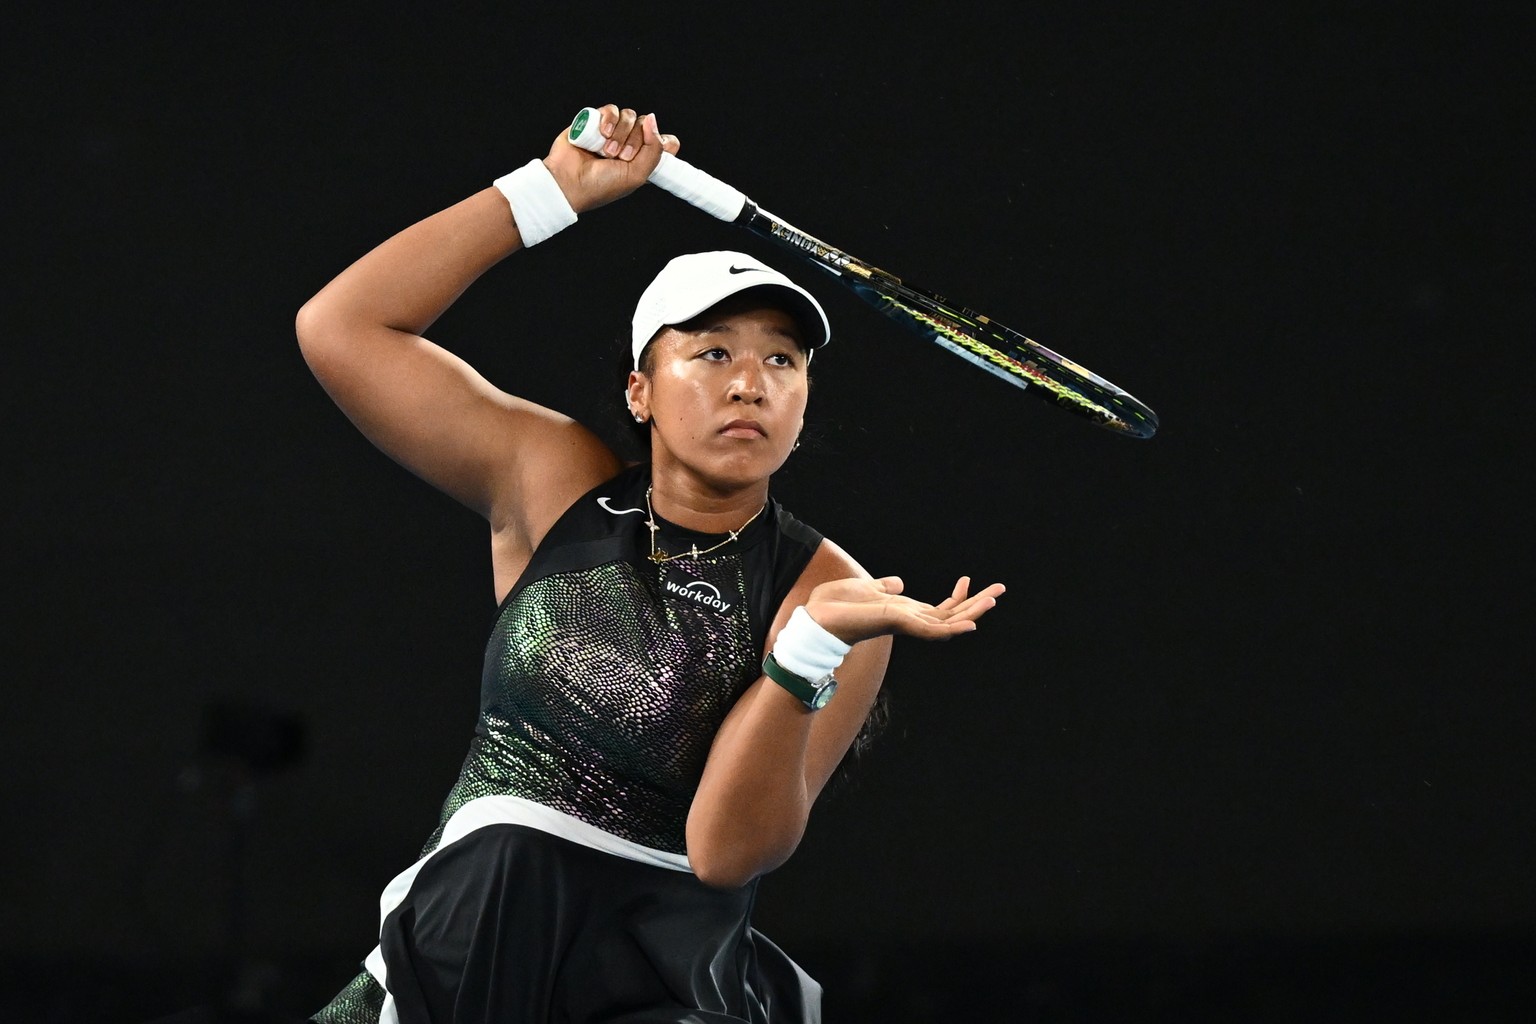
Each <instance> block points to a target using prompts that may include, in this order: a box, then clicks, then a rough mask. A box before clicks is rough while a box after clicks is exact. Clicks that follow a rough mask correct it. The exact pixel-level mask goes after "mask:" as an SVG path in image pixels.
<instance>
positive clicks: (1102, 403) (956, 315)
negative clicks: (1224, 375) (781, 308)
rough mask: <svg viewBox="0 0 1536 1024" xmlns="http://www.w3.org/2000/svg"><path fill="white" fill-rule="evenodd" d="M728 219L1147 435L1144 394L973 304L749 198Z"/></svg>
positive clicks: (1015, 378)
mask: <svg viewBox="0 0 1536 1024" xmlns="http://www.w3.org/2000/svg"><path fill="white" fill-rule="evenodd" d="M736 223H738V224H740V225H742V226H744V227H747V228H750V229H751V230H753V231H754V232H756V233H758V234H760V235H763V236H764V237H766V238H770V239H772V240H773V241H775V242H777V243H779V244H780V245H783V246H785V247H786V248H788V249H790V250H791V251H793V252H794V253H796V254H797V255H798V256H800V257H801V258H802V259H805V260H808V261H809V262H810V263H811V264H812V265H814V266H816V267H819V268H820V269H822V270H825V271H827V272H829V273H831V274H833V275H834V276H836V277H837V278H838V279H839V280H840V281H841V282H842V283H843V284H844V285H846V286H847V287H848V288H849V289H851V290H852V291H853V292H854V293H855V294H857V295H858V296H859V297H860V298H861V299H863V300H864V301H865V302H867V303H869V304H870V305H871V306H873V307H875V308H876V309H878V310H879V311H880V312H882V313H884V314H885V315H886V316H888V317H890V318H891V319H892V320H895V321H896V322H897V323H900V324H901V325H903V326H904V327H906V328H907V329H909V330H911V331H913V332H915V333H917V334H918V335H920V336H922V337H924V338H927V339H928V340H929V341H932V342H934V343H935V344H937V345H939V346H941V347H943V348H945V349H947V350H949V351H950V352H953V353H954V354H956V355H958V356H960V357H961V358H962V359H965V360H966V361H968V362H970V363H972V364H973V365H975V366H978V367H980V368H981V369H983V370H986V371H987V372H988V373H990V374H992V375H994V376H996V377H999V378H1001V379H1003V380H1006V381H1007V382H1008V383H1010V384H1013V385H1014V386H1016V387H1019V388H1022V389H1024V391H1025V392H1026V393H1028V394H1032V395H1034V396H1035V397H1037V398H1040V399H1042V400H1044V401H1046V402H1049V403H1051V404H1052V405H1055V406H1057V407H1059V408H1062V409H1066V410H1067V411H1068V412H1071V413H1074V414H1075V415H1078V416H1081V417H1083V418H1085V419H1087V420H1089V421H1090V422H1092V423H1096V424H1098V425H1099V426H1101V427H1103V428H1104V429H1106V430H1110V431H1112V432H1114V433H1117V434H1121V435H1123V436H1126V437H1137V438H1149V437H1151V436H1152V435H1154V434H1156V433H1157V428H1158V418H1157V414H1156V413H1155V412H1153V411H1152V410H1151V409H1150V408H1149V407H1148V406H1147V405H1146V404H1145V403H1144V402H1141V401H1139V400H1138V399H1137V398H1135V397H1134V396H1133V395H1131V394H1130V393H1129V392H1127V391H1125V390H1124V389H1123V388H1120V387H1118V386H1116V385H1115V384H1112V383H1110V382H1109V381H1108V380H1105V379H1104V378H1103V377H1101V376H1099V375H1098V374H1096V373H1094V372H1092V371H1091V370H1089V369H1087V368H1086V367H1084V366H1081V365H1079V364H1078V363H1075V362H1073V361H1072V360H1070V359H1067V358H1066V357H1065V356H1062V355H1061V354H1059V353H1057V352H1053V351H1052V350H1050V349H1049V348H1046V347H1045V346H1044V345H1042V344H1040V343H1039V342H1037V341H1034V340H1033V339H1031V338H1028V337H1026V336H1024V335H1023V334H1021V333H1019V332H1018V331H1015V330H1013V329H1012V328H1010V327H1006V326H1004V325H1003V324H1000V323H998V322H996V321H995V320H992V319H991V318H990V317H987V316H984V315H982V314H980V313H977V312H975V311H974V310H971V309H967V308H965V307H964V306H959V305H956V304H954V303H951V302H950V301H949V300H948V299H945V298H944V297H943V296H941V295H938V294H936V293H934V292H929V291H924V290H923V289H920V288H916V287H913V286H912V285H909V284H907V283H905V282H903V281H902V280H901V279H900V278H898V277H896V276H895V275H894V274H891V273H888V272H886V271H884V270H881V269H880V268H879V267H876V266H873V265H871V264H869V263H865V262H864V261H863V260H860V259H858V258H857V257H855V256H851V255H849V254H848V253H846V252H843V251H842V250H840V249H835V248H833V247H832V246H829V245H827V244H826V243H825V242H823V241H821V240H820V239H818V238H815V237H814V236H811V235H807V234H806V233H805V232H803V231H801V230H799V229H798V228H796V227H794V226H793V225H791V224H789V223H787V222H785V221H784V220H782V219H780V218H778V217H775V216H774V215H773V214H771V213H767V212H766V211H764V210H762V209H760V208H759V207H757V206H756V205H755V204H753V203H751V202H750V201H749V202H748V203H747V207H746V208H745V209H744V210H743V211H742V213H741V216H740V217H739V218H738V219H737V221H736Z"/></svg>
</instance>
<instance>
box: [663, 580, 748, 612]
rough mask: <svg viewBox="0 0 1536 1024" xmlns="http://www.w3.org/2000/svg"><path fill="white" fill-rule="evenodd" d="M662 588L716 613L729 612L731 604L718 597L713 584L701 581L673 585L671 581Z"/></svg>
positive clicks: (718, 594)
mask: <svg viewBox="0 0 1536 1024" xmlns="http://www.w3.org/2000/svg"><path fill="white" fill-rule="evenodd" d="M663 586H665V587H666V588H667V590H668V591H669V592H671V593H673V594H676V595H678V596H679V597H686V598H687V599H688V600H690V601H695V602H697V603H699V604H702V605H704V606H705V607H706V608H713V609H714V610H715V611H717V612H728V611H730V610H731V603H730V602H729V601H727V600H725V599H724V598H722V597H721V596H720V591H719V590H718V589H717V588H716V587H715V586H714V585H713V584H710V583H705V582H704V581H703V580H694V581H693V582H692V583H674V582H673V581H672V580H667V581H666V582H665V583H664V584H663Z"/></svg>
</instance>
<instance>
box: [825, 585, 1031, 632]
mask: <svg viewBox="0 0 1536 1024" xmlns="http://www.w3.org/2000/svg"><path fill="white" fill-rule="evenodd" d="M970 588H971V578H970V577H969V576H962V577H960V579H959V580H958V581H957V582H956V583H955V589H954V591H953V593H951V594H950V595H949V597H947V598H945V599H944V600H943V601H941V602H939V603H938V604H925V603H923V602H922V601H916V600H913V599H912V598H910V597H903V596H902V593H901V592H902V589H903V584H902V582H901V577H899V576H884V577H881V578H880V579H843V580H832V581H830V582H827V583H822V584H820V585H819V586H817V587H816V589H814V590H812V591H811V596H810V599H809V600H807V601H806V602H805V610H806V612H807V613H809V614H810V616H811V618H813V619H815V620H816V622H817V624H818V625H820V626H821V627H822V628H823V629H825V630H826V631H827V632H829V633H831V634H833V635H834V636H836V637H837V638H838V639H839V640H841V641H843V643H845V644H856V643H858V642H859V641H860V640H868V639H869V638H870V637H873V636H882V635H884V634H887V633H893V634H901V635H903V636H914V637H917V638H919V639H921V640H948V639H949V638H950V637H953V636H959V635H960V634H961V633H970V632H972V631H973V630H975V629H976V620H977V619H979V618H981V617H982V616H983V615H985V614H986V613H987V612H989V611H991V610H992V608H993V607H994V606H995V605H996V604H997V599H998V597H999V596H1000V595H1001V594H1002V593H1003V591H1004V590H1005V589H1007V588H1005V587H1004V586H1003V585H1002V584H1001V583H994V584H992V585H991V586H990V587H987V588H986V589H985V590H982V591H979V592H978V593H975V594H971V593H970Z"/></svg>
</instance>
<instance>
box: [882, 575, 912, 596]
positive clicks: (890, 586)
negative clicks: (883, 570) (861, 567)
mask: <svg viewBox="0 0 1536 1024" xmlns="http://www.w3.org/2000/svg"><path fill="white" fill-rule="evenodd" d="M875 582H876V583H878V584H880V587H881V589H882V590H884V591H885V592H886V593H887V594H899V593H901V592H902V591H903V590H905V589H906V586H907V585H906V584H905V583H903V582H901V577H900V576H882V577H880V578H879V579H878V580H876V581H875Z"/></svg>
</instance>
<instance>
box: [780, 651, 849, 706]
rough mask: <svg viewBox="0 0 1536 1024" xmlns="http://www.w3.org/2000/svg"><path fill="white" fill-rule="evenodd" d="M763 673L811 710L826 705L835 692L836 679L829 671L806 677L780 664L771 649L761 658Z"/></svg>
mask: <svg viewBox="0 0 1536 1024" xmlns="http://www.w3.org/2000/svg"><path fill="white" fill-rule="evenodd" d="M763 675H765V676H767V677H768V678H769V679H772V680H773V681H774V682H776V683H778V684H779V685H780V686H782V687H784V689H786V690H788V691H789V692H790V693H792V694H794V695H795V696H796V697H797V698H798V699H799V700H800V703H802V704H804V705H805V706H806V707H807V708H809V709H810V710H812V711H820V710H821V709H822V708H824V707H826V706H827V703H828V702H829V701H830V700H831V699H832V695H833V694H834V693H836V692H837V680H836V679H834V678H833V677H832V673H831V672H828V673H827V674H826V675H824V676H822V677H821V678H820V679H807V678H805V676H801V675H796V674H795V673H793V672H791V671H790V670H789V669H787V668H785V667H784V666H783V665H780V664H779V662H778V659H776V658H774V656H773V652H772V651H769V652H768V657H766V658H764V659H763Z"/></svg>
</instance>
